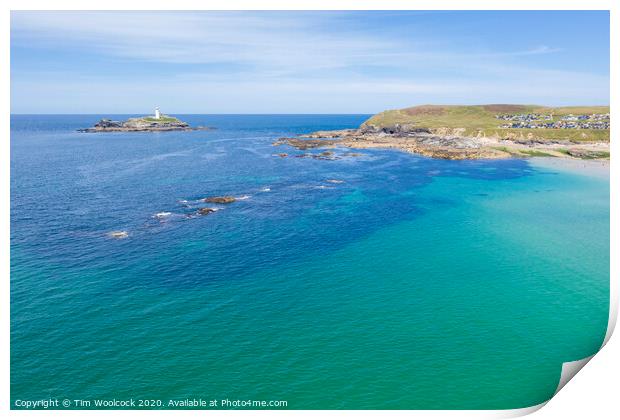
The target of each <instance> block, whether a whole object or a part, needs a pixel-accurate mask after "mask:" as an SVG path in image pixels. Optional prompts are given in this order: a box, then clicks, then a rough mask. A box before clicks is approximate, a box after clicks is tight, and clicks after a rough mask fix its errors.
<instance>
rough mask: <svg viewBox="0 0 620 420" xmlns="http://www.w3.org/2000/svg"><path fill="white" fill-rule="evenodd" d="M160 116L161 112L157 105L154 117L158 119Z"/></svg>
mask: <svg viewBox="0 0 620 420" xmlns="http://www.w3.org/2000/svg"><path fill="white" fill-rule="evenodd" d="M160 118H161V113H160V112H159V107H158V106H156V107H155V119H156V120H158V119H160Z"/></svg>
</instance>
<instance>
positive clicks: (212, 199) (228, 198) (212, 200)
mask: <svg viewBox="0 0 620 420" xmlns="http://www.w3.org/2000/svg"><path fill="white" fill-rule="evenodd" d="M202 201H204V202H205V203H216V204H229V203H234V202H235V201H237V199H236V198H235V197H232V196H230V195H225V196H221V197H207V198H205V199H204V200H202Z"/></svg>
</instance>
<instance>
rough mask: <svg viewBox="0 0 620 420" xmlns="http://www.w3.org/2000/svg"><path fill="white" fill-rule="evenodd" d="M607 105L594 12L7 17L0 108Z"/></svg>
mask: <svg viewBox="0 0 620 420" xmlns="http://www.w3.org/2000/svg"><path fill="white" fill-rule="evenodd" d="M487 103H518V104H539V105H554V106H561V105H608V104H609V13H608V12H607V11H452V12H450V11H447V12H439V11H438V12H433V11H345V12H338V11H312V12H310V11H308V12H298V11H297V12H295V11H291V12H273V11H253V12H235V11H233V12H170V11H161V12H147V11H137V12H102V11H88V12H75V11H41V12H34V11H14V12H12V13H11V112H12V113H31V114H36V113H44V114H72V113H73V114H88V113H93V114H101V113H113V114H122V113H130V114H134V113H150V112H152V110H153V108H154V107H155V106H159V107H160V108H161V109H162V112H164V113H179V114H183V113H196V114H199V113H208V114H226V113H240V114H242V113H253V114H269V113H319V114H327V113H345V114H355V113H361V114H372V113H376V112H380V111H382V110H385V109H395V108H403V107H407V106H413V105H421V104H487Z"/></svg>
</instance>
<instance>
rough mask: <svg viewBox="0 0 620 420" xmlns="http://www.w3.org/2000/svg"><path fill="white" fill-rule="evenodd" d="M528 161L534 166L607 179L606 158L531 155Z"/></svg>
mask: <svg viewBox="0 0 620 420" xmlns="http://www.w3.org/2000/svg"><path fill="white" fill-rule="evenodd" d="M529 161H530V163H531V164H532V166H535V167H540V168H549V169H554V170H558V171H565V172H575V173H579V174H580V175H586V176H594V177H597V178H606V179H609V168H610V165H609V163H610V161H609V160H607V159H592V160H584V159H570V158H559V157H533V158H530V159H529Z"/></svg>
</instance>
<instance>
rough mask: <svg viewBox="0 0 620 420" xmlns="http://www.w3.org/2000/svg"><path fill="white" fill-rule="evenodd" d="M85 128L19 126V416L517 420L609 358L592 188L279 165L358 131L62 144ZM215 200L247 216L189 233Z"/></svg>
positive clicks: (310, 124)
mask: <svg viewBox="0 0 620 420" xmlns="http://www.w3.org/2000/svg"><path fill="white" fill-rule="evenodd" d="M101 117H103V116H99V115H58V116H28V115H14V116H12V119H11V400H12V402H13V408H20V407H19V406H18V404H16V401H18V400H19V401H23V400H37V399H49V398H57V399H59V400H62V399H70V400H71V401H73V400H75V399H83V400H95V399H106V400H110V399H118V400H127V399H130V398H134V399H152V400H161V401H163V405H162V406H160V407H158V408H169V407H167V404H168V402H169V400H183V399H186V398H188V399H198V398H201V399H204V400H224V399H228V400H264V401H272V400H273V401H276V400H277V401H286V402H287V405H286V408H288V409H509V408H520V407H526V406H531V405H534V404H538V403H540V402H542V401H545V400H547V399H548V398H550V397H551V396H552V395H553V392H554V391H555V389H556V386H557V384H558V380H559V377H560V371H561V367H562V363H563V362H566V361H571V360H576V359H580V358H583V357H586V356H589V355H591V354H593V353H594V352H596V351H597V350H598V348H599V347H600V345H601V343H602V341H603V338H604V336H605V331H606V327H607V318H608V305H609V180H608V179H604V178H600V177H592V176H585V175H580V174H576V173H571V172H568V171H560V170H556V169H547V168H544V167H541V166H535V165H533V164H532V163H531V162H529V161H527V160H517V159H515V160H498V161H495V160H490V161H458V162H457V161H443V160H434V159H428V158H424V157H420V156H415V155H411V154H406V153H401V152H398V151H389V150H360V151H358V152H360V153H361V156H351V155H347V153H346V152H347V151H346V150H338V149H337V150H336V151H335V152H336V156H337V157H339V159H337V160H318V159H308V158H296V157H295V155H298V154H300V153H301V152H298V151H295V150H294V149H291V148H290V147H288V146H278V147H275V146H272V142H273V141H275V140H276V139H277V138H279V137H281V136H288V135H294V134H299V133H306V132H311V131H314V130H318V129H336V128H349V127H356V126H357V125H359V124H360V123H361V122H362V121H364V120H365V119H366V118H367V117H368V116H366V115H179V117H180V118H181V119H182V120H185V121H187V122H189V123H190V124H192V125H209V126H215V127H217V130H213V131H197V132H174V133H96V134H86V133H78V132H76V131H75V130H76V129H77V128H83V127H88V126H91V125H92V124H94V123H95V122H97V121H98V120H99V119H100V118H101ZM108 117H109V116H108ZM112 117H114V118H118V119H121V118H123V119H124V118H127V117H128V116H112ZM283 152H284V153H288V154H289V156H288V157H285V158H281V157H279V156H274V154H277V153H283ZM330 181H331V182H330ZM334 181H336V182H334ZM212 195H233V196H235V197H238V198H239V200H237V201H236V202H235V203H232V204H227V205H217V206H216V207H219V208H221V210H219V211H217V212H215V213H212V214H209V215H207V216H201V217H188V216H192V215H194V214H195V212H196V211H197V208H199V207H200V206H201V203H200V202H199V200H200V199H201V198H204V197H208V196H212ZM157 213H163V215H162V214H160V215H159V217H156V216H155V215H156V214H157ZM167 213H170V214H167ZM116 230H126V231H127V232H128V235H129V236H128V237H127V238H125V239H111V238H110V237H108V236H107V234H108V233H109V232H111V231H116ZM61 408H62V407H61ZM72 408H75V406H72ZM82 408H84V407H82ZM90 408H94V407H90Z"/></svg>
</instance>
